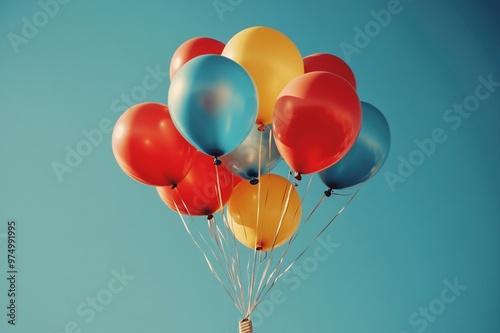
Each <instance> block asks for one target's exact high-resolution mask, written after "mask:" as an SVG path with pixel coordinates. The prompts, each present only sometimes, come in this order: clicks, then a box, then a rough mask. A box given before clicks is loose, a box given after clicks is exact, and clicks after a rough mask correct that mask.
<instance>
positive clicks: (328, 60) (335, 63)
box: [304, 53, 356, 90]
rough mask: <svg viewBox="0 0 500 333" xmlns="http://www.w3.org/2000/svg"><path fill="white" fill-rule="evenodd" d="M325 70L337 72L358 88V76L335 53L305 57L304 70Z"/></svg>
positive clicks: (308, 71) (306, 71)
mask: <svg viewBox="0 0 500 333" xmlns="http://www.w3.org/2000/svg"><path fill="white" fill-rule="evenodd" d="M317 71H325V72H330V73H333V74H337V75H338V76H340V77H342V78H343V79H344V80H346V81H347V82H349V83H350V84H351V86H352V87H353V88H354V90H356V78H355V77H354V73H353V72H352V70H351V68H350V67H349V65H348V64H346V62H345V61H344V60H342V59H340V58H339V57H337V56H334V55H333V54H328V53H316V54H311V55H309V56H307V57H305V58H304V72H305V73H310V72H317Z"/></svg>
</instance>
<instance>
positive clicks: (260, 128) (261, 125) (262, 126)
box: [257, 123, 266, 132]
mask: <svg viewBox="0 0 500 333" xmlns="http://www.w3.org/2000/svg"><path fill="white" fill-rule="evenodd" d="M257 129H258V130H259V132H264V131H265V130H266V126H265V125H264V124H263V123H260V124H259V127H257Z"/></svg>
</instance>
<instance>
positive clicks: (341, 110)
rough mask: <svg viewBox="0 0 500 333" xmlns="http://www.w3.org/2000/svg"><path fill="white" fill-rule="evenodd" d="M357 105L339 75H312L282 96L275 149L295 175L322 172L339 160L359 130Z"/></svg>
mask: <svg viewBox="0 0 500 333" xmlns="http://www.w3.org/2000/svg"><path fill="white" fill-rule="evenodd" d="M361 117H362V111H361V102H360V100H359V97H358V95H357V93H356V91H355V90H354V89H353V87H352V86H351V85H350V84H349V83H348V82H347V81H346V80H344V79H342V78H341V77H340V76H338V75H335V74H331V73H328V72H311V73H307V74H303V75H301V76H298V77H297V78H295V79H294V80H292V81H291V82H290V83H289V84H288V85H287V86H286V87H285V88H284V89H283V90H282V91H281V93H280V95H279V96H278V99H277V101H276V105H275V109H274V117H273V128H274V136H275V140H276V146H277V147H278V150H279V152H280V154H281V156H282V157H283V159H284V160H285V161H286V162H287V163H288V165H289V166H290V167H291V168H292V169H293V170H294V171H296V172H297V173H298V174H309V173H314V172H317V171H321V170H323V169H325V168H328V167H329V166H331V165H333V164H334V163H335V162H337V161H338V160H340V159H341V158H342V157H343V156H344V155H345V154H346V153H347V151H348V150H349V149H350V148H351V147H352V145H353V144H354V142H355V141H356V137H357V136H358V133H359V131H360V129H361Z"/></svg>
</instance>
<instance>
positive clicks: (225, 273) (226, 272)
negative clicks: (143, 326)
mask: <svg viewBox="0 0 500 333" xmlns="http://www.w3.org/2000/svg"><path fill="white" fill-rule="evenodd" d="M177 195H178V197H179V198H180V199H181V202H182V204H183V206H184V209H185V210H186V211H188V213H189V209H188V208H187V206H186V203H185V202H184V200H183V199H182V197H181V196H180V194H179V193H177ZM174 204H175V202H174ZM176 208H177V209H178V207H177V206H176ZM178 213H179V214H180V212H179V211H178ZM189 216H190V218H191V222H192V224H193V225H194V226H195V227H196V230H197V231H198V234H199V236H200V238H201V239H202V240H203V242H204V243H205V245H206V246H207V247H208V249H209V250H210V252H211V253H212V255H213V257H214V258H215V260H216V262H217V264H218V265H219V267H220V268H221V270H222V272H223V273H224V275H225V278H226V279H227V280H228V281H231V282H232V280H233V278H232V276H230V273H231V272H230V271H229V264H228V262H227V258H226V256H225V251H224V250H220V248H219V250H220V252H221V253H222V257H223V258H224V259H225V263H226V267H227V269H226V268H225V267H223V265H222V264H221V262H220V259H219V257H218V256H217V255H216V254H215V252H214V250H213V249H212V247H211V246H210V245H209V244H208V242H207V240H206V239H205V237H204V236H203V234H202V232H201V230H200V229H199V228H198V227H197V226H196V223H194V222H195V221H194V219H193V216H191V215H189ZM181 219H183V216H182V215H181ZM183 222H184V220H183ZM184 226H185V227H187V224H186V223H185V224H184ZM209 229H210V224H209ZM188 233H189V234H190V235H191V232H190V230H188ZM191 238H193V236H192V235H191ZM193 240H194V239H193ZM218 243H219V242H216V244H218ZM195 244H196V245H197V246H198V248H199V249H200V251H201V252H202V253H203V255H204V256H205V257H206V259H208V257H207V256H206V254H205V252H204V251H203V250H202V249H201V246H199V245H198V244H197V243H196V241H195ZM209 267H210V268H211V269H212V267H213V265H212V264H211V263H209ZM217 278H218V276H217ZM218 279H219V282H221V283H222V281H220V278H218ZM231 285H234V283H231ZM223 286H224V289H226V290H227V288H226V286H225V285H223ZM233 289H234V287H233ZM234 292H235V294H236V293H237V291H236V289H235V290H234ZM233 303H234V300H233ZM235 305H236V304H235ZM236 308H238V309H240V308H242V305H240V306H239V307H238V306H236ZM240 312H242V311H241V310H240ZM242 314H243V313H242Z"/></svg>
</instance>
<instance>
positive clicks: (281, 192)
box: [112, 26, 391, 332]
mask: <svg viewBox="0 0 500 333" xmlns="http://www.w3.org/2000/svg"><path fill="white" fill-rule="evenodd" d="M170 78H171V83H170V86H169V89H168V96H167V103H166V104H163V103H158V102H145V103H140V104H137V105H134V106H132V107H130V108H129V109H128V110H126V111H125V112H124V113H123V114H122V115H121V116H120V118H119V119H118V120H117V122H116V124H115V127H114V130H113V134H112V149H113V154H114V157H115V159H116V162H117V164H118V166H119V167H120V168H121V169H122V170H123V172H124V173H125V174H126V175H127V176H129V177H130V178H132V179H134V180H136V181H138V182H140V183H142V184H146V185H149V186H151V187H154V190H155V191H156V193H157V195H158V198H159V200H158V203H159V204H161V203H163V204H164V205H165V206H166V207H168V209H170V210H171V211H173V212H175V214H176V215H177V216H178V221H179V223H182V225H183V226H184V228H185V230H186V235H168V237H184V238H185V239H186V240H188V239H190V240H191V241H192V242H193V243H194V245H195V246H196V247H197V248H198V249H199V250H200V252H201V254H202V256H203V258H204V260H205V261H206V263H207V265H208V268H209V271H210V272H211V273H212V275H213V276H214V277H215V278H216V279H217V281H218V282H219V283H220V285H221V286H222V289H223V290H224V291H225V293H226V294H227V295H228V296H229V299H230V300H231V302H232V303H233V304H234V305H235V307H236V309H237V310H238V311H239V312H240V314H241V318H242V319H241V321H240V322H239V323H238V325H239V330H240V332H252V331H253V325H252V320H251V318H252V313H253V311H256V309H258V307H259V304H260V303H261V302H262V301H263V300H265V299H266V297H267V296H268V295H269V292H270V291H271V290H273V288H274V287H275V286H276V285H277V284H278V283H279V280H280V279H281V278H282V277H283V276H284V275H285V274H286V273H287V272H288V271H289V270H290V269H291V268H292V267H293V266H294V265H295V263H296V262H297V261H298V260H300V258H301V257H302V256H303V255H304V254H305V253H307V251H308V250H309V248H310V247H311V245H313V244H314V242H315V241H316V240H317V239H318V238H319V237H320V236H321V235H322V234H323V233H324V232H325V231H326V230H327V229H328V228H329V227H330V226H331V225H332V224H333V223H334V222H335V221H336V220H337V218H338V216H339V215H340V214H341V213H342V212H343V211H344V209H345V208H346V207H347V206H348V205H349V204H350V203H351V202H352V200H353V199H354V198H355V196H356V194H357V193H358V191H359V190H360V188H361V187H362V186H364V185H365V184H366V183H367V182H368V181H370V180H371V179H372V178H373V177H374V176H375V175H376V174H377V172H378V171H379V170H380V169H381V168H382V166H383V164H384V162H385V161H386V159H387V156H388V154H389V150H390V145H391V136H390V130H389V125H388V122H387V120H386V118H385V117H384V115H383V113H382V112H381V111H380V110H379V109H378V108H377V107H375V106H374V105H372V104H370V103H368V102H365V101H361V100H360V97H359V95H358V92H357V87H358V84H359V82H358V80H357V79H356V77H355V76H354V73H353V71H352V70H351V68H350V67H349V66H348V65H347V64H346V63H345V62H344V61H343V60H342V59H340V58H339V57H337V56H335V55H333V54H328V53H315V54H311V55H307V56H303V55H302V54H301V53H300V51H299V48H298V47H297V46H296V45H295V44H294V43H293V42H292V40H291V39H290V38H288V37H287V36H285V35H284V34H283V33H282V32H280V31H278V30H276V29H273V28H269V27H262V26H257V27H250V28H247V29H244V30H243V31H240V32H238V33H236V34H235V35H234V36H233V37H232V38H231V39H229V40H228V41H227V42H226V43H223V42H221V41H218V40H216V39H213V38H210V37H194V38H191V39H189V40H187V41H186V42H184V43H183V44H181V45H180V46H179V47H178V49H177V50H176V51H175V52H174V53H173V55H172V57H171V59H170ZM320 187H321V188H322V190H321V191H318V188H320ZM325 188H326V190H325ZM310 207H312V209H311V208H310ZM168 209H167V210H166V211H165V217H167V216H169V215H168V213H169V212H168ZM166 223H172V221H170V220H169V221H166Z"/></svg>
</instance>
